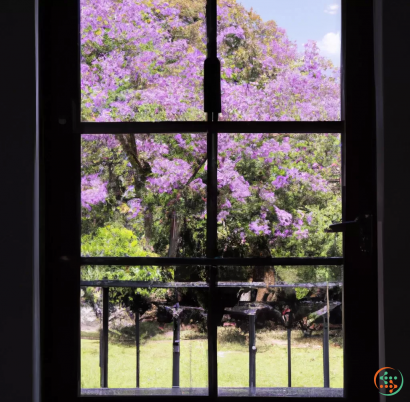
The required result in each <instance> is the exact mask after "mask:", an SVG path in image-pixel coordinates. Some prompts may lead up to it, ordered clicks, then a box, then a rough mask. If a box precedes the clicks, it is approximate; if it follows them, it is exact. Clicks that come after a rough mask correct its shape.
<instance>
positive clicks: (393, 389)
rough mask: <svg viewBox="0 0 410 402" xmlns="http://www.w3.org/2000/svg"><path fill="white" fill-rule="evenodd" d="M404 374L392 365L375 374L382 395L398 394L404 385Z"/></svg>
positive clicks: (375, 381) (375, 382) (376, 384)
mask: <svg viewBox="0 0 410 402" xmlns="http://www.w3.org/2000/svg"><path fill="white" fill-rule="evenodd" d="M403 382H404V381H403V374H402V373H401V372H400V370H396V369H394V368H392V367H383V368H381V369H380V370H379V371H377V372H376V374H375V375H374V385H375V386H376V388H377V389H378V390H379V392H380V393H381V394H382V395H386V396H392V395H396V394H397V393H398V392H399V391H400V390H401V389H402V387H403Z"/></svg>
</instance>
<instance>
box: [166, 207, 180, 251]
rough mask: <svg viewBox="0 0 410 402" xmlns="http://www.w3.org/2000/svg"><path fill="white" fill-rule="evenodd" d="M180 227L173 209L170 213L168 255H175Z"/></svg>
mask: <svg viewBox="0 0 410 402" xmlns="http://www.w3.org/2000/svg"><path fill="white" fill-rule="evenodd" d="M180 229H181V223H180V221H179V219H178V217H177V214H176V212H175V211H173V212H172V214H171V225H170V233H169V249H168V257H176V256H177V251H178V241H179V232H180Z"/></svg>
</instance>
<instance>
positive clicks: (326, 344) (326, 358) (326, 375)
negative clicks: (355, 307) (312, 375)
mask: <svg viewBox="0 0 410 402" xmlns="http://www.w3.org/2000/svg"><path fill="white" fill-rule="evenodd" d="M327 315H328V311H327V312H326V314H323V379H324V387H325V388H329V387H330V381H329V323H328V320H327Z"/></svg>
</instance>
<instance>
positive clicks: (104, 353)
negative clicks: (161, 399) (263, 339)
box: [80, 280, 343, 397]
mask: <svg viewBox="0 0 410 402" xmlns="http://www.w3.org/2000/svg"><path fill="white" fill-rule="evenodd" d="M80 286H81V287H101V288H102V289H103V292H102V302H103V312H102V331H101V335H100V386H101V388H97V389H84V388H83V389H81V394H82V395H105V396H106V395H208V389H207V388H181V387H180V345H181V339H180V326H181V319H180V317H179V312H180V311H179V310H183V309H199V310H203V309H201V308H199V307H186V306H181V307H177V308H171V307H168V306H164V307H165V308H166V309H167V310H168V312H170V313H171V314H172V315H173V318H172V321H173V340H172V347H173V361H172V389H167V388H140V371H141V368H140V315H139V313H138V312H137V313H136V314H135V339H136V381H135V382H136V388H131V389H130V388H108V321H109V309H108V305H109V289H110V288H116V287H121V288H125V287H128V288H167V289H177V288H208V287H209V286H208V283H207V282H168V283H167V282H148V281H118V280H93V281H81V283H80ZM338 286H342V283H341V282H320V283H293V284H275V285H267V284H266V283H265V282H218V288H229V287H230V288H326V287H328V288H332V287H338ZM339 304H340V303H336V305H339ZM336 305H334V304H333V306H332V307H333V308H334V307H335V306H336ZM264 308H266V306H264V304H263V303H254V305H253V306H252V303H249V305H248V306H243V307H242V308H240V307H239V308H238V309H236V310H233V309H232V308H227V309H225V310H224V311H225V312H226V313H228V314H229V313H232V312H234V313H235V314H239V315H242V316H244V317H245V316H246V317H248V318H247V319H248V320H249V387H247V388H244V387H236V388H233V387H232V388H231V387H224V388H219V390H218V395H219V396H306V397H309V396H312V397H343V389H342V388H330V377H329V321H328V311H327V310H328V309H327V307H326V306H325V307H324V308H322V309H320V310H317V311H315V312H314V314H315V317H316V318H317V317H319V316H322V317H323V388H316V387H315V388H308V387H303V388H293V387H292V365H291V351H292V345H291V343H292V342H291V339H292V337H291V333H292V320H291V319H288V321H287V322H286V324H285V326H286V330H287V354H288V362H287V366H288V367H287V371H288V388H280V387H278V388H265V387H257V386H256V384H257V376H256V354H257V345H256V320H257V316H258V314H259V312H261V311H263V309H264ZM329 310H331V309H329Z"/></svg>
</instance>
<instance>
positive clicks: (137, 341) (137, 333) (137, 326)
mask: <svg viewBox="0 0 410 402" xmlns="http://www.w3.org/2000/svg"><path fill="white" fill-rule="evenodd" d="M135 346H136V348H137V388H139V387H140V313H139V311H137V312H136V313H135Z"/></svg>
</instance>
